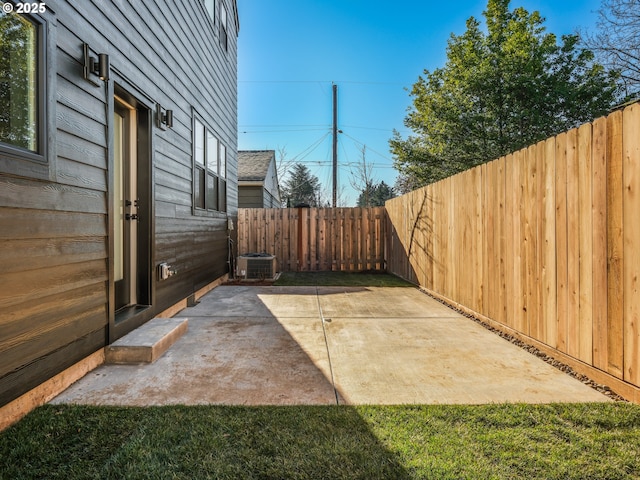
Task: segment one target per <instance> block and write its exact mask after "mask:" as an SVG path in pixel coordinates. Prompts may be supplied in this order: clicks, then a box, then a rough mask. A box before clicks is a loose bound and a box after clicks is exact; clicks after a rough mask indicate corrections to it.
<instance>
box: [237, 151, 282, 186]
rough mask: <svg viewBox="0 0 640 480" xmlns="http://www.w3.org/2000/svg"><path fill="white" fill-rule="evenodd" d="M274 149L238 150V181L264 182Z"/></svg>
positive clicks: (272, 160)
mask: <svg viewBox="0 0 640 480" xmlns="http://www.w3.org/2000/svg"><path fill="white" fill-rule="evenodd" d="M275 161H276V152H275V150H243V151H239V152H238V182H264V180H265V178H266V176H267V173H268V171H269V165H270V164H271V162H274V163H275Z"/></svg>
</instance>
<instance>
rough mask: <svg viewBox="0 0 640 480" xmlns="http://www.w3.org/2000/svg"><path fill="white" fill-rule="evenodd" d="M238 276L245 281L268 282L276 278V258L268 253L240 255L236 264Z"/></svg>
mask: <svg viewBox="0 0 640 480" xmlns="http://www.w3.org/2000/svg"><path fill="white" fill-rule="evenodd" d="M236 276H237V277H238V278H242V279H245V280H267V279H272V278H274V277H275V276H276V257H275V256H274V255H269V254H268V253H247V254H245V255H240V256H239V257H238V261H237V263H236Z"/></svg>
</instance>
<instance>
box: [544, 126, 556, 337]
mask: <svg viewBox="0 0 640 480" xmlns="http://www.w3.org/2000/svg"><path fill="white" fill-rule="evenodd" d="M544 157H545V158H544V162H543V169H544V174H543V175H541V177H542V176H544V180H543V181H544V199H543V204H544V209H543V211H542V222H541V229H542V231H541V236H542V238H543V244H544V247H543V250H544V253H543V254H542V259H543V266H542V274H541V275H542V278H541V280H542V295H543V299H542V317H543V322H544V335H542V336H541V337H540V340H541V341H542V342H544V343H546V344H547V345H549V346H550V347H553V348H556V347H557V345H558V322H557V318H558V305H557V301H558V290H557V275H556V272H557V268H558V267H557V255H556V213H555V212H556V139H555V138H550V139H548V140H547V141H546V142H545V144H544Z"/></svg>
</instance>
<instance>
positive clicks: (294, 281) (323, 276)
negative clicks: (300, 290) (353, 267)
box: [274, 272, 413, 287]
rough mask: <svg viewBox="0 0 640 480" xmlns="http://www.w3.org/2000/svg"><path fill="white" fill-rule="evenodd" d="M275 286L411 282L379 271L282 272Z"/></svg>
mask: <svg viewBox="0 0 640 480" xmlns="http://www.w3.org/2000/svg"><path fill="white" fill-rule="evenodd" d="M274 285H276V286H287V287H291V286H307V285H318V286H323V287H329V286H336V287H411V286H413V285H412V284H411V283H409V282H407V281H405V280H403V279H401V278H400V277H396V276H395V275H389V274H388V273H381V272H283V273H281V274H280V278H278V280H276V282H275V283H274Z"/></svg>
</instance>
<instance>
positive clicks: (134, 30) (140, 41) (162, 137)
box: [0, 0, 237, 405]
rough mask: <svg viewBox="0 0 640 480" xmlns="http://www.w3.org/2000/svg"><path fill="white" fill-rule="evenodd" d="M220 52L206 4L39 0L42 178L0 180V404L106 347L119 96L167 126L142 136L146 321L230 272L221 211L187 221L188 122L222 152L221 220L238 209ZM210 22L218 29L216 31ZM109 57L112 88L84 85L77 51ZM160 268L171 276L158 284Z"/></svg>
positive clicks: (231, 98) (231, 55)
mask: <svg viewBox="0 0 640 480" xmlns="http://www.w3.org/2000/svg"><path fill="white" fill-rule="evenodd" d="M224 1H225V2H226V3H227V10H228V11H229V12H230V18H229V36H228V39H229V43H228V45H229V46H228V51H227V52H224V51H223V50H222V48H221V46H220V43H219V39H218V31H219V30H218V24H217V23H216V24H215V25H214V24H212V22H211V20H210V18H209V17H208V15H207V13H206V10H205V8H204V5H203V4H201V2H198V1H196V2H193V3H192V4H189V7H188V8H186V7H185V8H176V6H175V5H174V3H173V2H170V1H168V0H149V1H144V2H127V1H120V0H108V1H103V0H86V1H82V2H77V1H70V0H50V1H48V2H47V9H48V13H47V14H46V16H45V17H46V20H47V22H48V27H49V29H50V35H49V39H50V40H51V41H53V42H54V44H53V45H50V46H49V48H50V51H51V52H53V54H52V55H50V58H49V59H48V69H49V70H50V71H49V72H48V73H49V76H50V77H51V78H52V81H50V82H49V88H50V94H49V102H48V105H49V109H50V112H51V114H52V118H53V125H54V127H55V128H54V129H53V130H54V131H50V132H49V137H50V139H51V140H52V141H53V142H54V144H55V146H54V148H53V150H52V151H54V152H55V153H56V157H55V158H54V159H51V161H50V175H49V177H50V178H49V180H48V181H43V180H42V179H41V178H40V179H39V180H33V179H30V178H29V177H28V171H26V170H25V172H26V173H25V176H24V177H18V176H15V175H4V174H2V173H0V261H1V262H2V265H3V269H2V271H1V272H0V405H2V404H5V403H7V402H9V401H11V400H13V399H15V398H16V397H18V396H19V395H21V394H22V393H24V392H26V391H27V390H28V389H30V388H32V387H34V386H36V385H38V384H39V383H41V382H42V381H44V380H46V379H48V378H50V377H51V376H53V375H55V374H57V373H59V372H60V371H62V370H63V369H65V368H66V367H68V366H70V365H72V364H73V363H75V362H77V361H79V360H81V359H82V358H84V357H85V356H87V355H89V354H91V353H93V352H94V351H96V350H97V349H99V348H101V347H103V346H104V345H105V344H106V343H107V341H108V340H107V339H108V327H109V318H110V315H111V316H113V312H110V310H109V284H110V279H109V269H110V267H109V264H110V259H109V242H110V238H109V177H110V171H109V158H110V153H109V132H108V124H109V122H111V118H110V117H111V115H112V114H111V113H110V111H109V108H110V107H109V105H110V102H111V98H110V95H111V94H112V92H113V90H114V85H116V84H117V85H119V86H120V87H121V88H124V89H125V90H127V91H128V92H129V93H130V94H131V95H133V96H134V97H136V98H137V99H138V100H139V101H140V102H141V104H143V105H145V106H146V107H148V108H149V110H150V111H151V113H154V112H153V111H154V109H155V105H156V103H159V104H161V105H162V106H163V107H164V108H165V109H172V110H173V112H174V127H173V128H169V129H167V130H160V129H158V128H157V127H156V126H155V122H153V125H152V126H151V132H150V134H151V139H150V145H151V146H152V149H151V159H150V161H151V167H150V169H151V177H152V181H153V185H152V186H151V189H150V190H151V192H152V205H151V208H150V212H147V214H149V215H151V216H152V219H153V220H152V222H151V225H152V227H151V231H152V237H151V243H152V245H151V246H150V250H151V252H152V259H151V260H152V261H151V266H150V268H151V271H150V272H148V274H149V276H150V278H151V281H152V284H153V292H152V300H153V305H152V307H151V309H150V310H149V311H147V313H146V315H147V316H153V315H154V314H156V313H159V312H160V311H162V310H163V309H165V308H167V307H168V306H170V305H172V304H174V303H175V302H177V301H180V300H182V299H183V298H184V297H186V296H188V295H191V294H192V293H194V292H195V291H196V290H197V289H199V288H201V287H203V286H204V285H206V284H208V283H210V282H212V281H214V280H215V279H217V278H219V277H220V276H222V275H224V274H225V273H226V272H227V269H228V263H227V260H228V255H227V251H228V249H227V246H228V238H227V213H224V212H223V213H212V214H209V215H208V216H205V217H201V216H194V215H193V213H192V193H191V190H192V154H191V151H192V140H191V138H192V133H191V125H192V112H193V110H194V109H195V110H196V111H197V112H198V114H199V116H200V117H201V118H202V119H203V120H204V121H205V122H206V123H207V125H208V127H209V128H210V129H211V130H212V131H214V132H215V134H216V135H217V136H218V138H219V139H220V140H221V141H222V142H223V143H224V144H225V145H226V147H227V154H228V165H227V172H228V175H227V176H228V178H227V192H228V198H227V205H228V215H230V216H235V215H236V212H237V194H236V192H235V190H236V186H237V180H236V176H237V165H236V163H237V159H236V152H237V87H236V84H237V63H236V57H237V39H236V32H235V22H234V19H233V16H232V15H233V12H235V11H236V7H235V0H224ZM217 21H219V19H218V20H216V22H217ZM84 42H86V43H88V44H89V46H90V47H91V48H92V50H93V51H94V52H99V53H106V54H108V55H109V58H110V63H111V80H110V82H111V85H109V88H107V86H106V84H104V83H103V82H99V86H94V85H92V84H91V83H89V82H87V81H86V80H84V79H83V78H82V65H81V60H82V43H84ZM161 262H168V263H170V264H171V265H172V266H173V267H174V268H175V269H176V270H177V271H178V274H177V275H175V276H173V277H171V278H170V279H169V280H167V281H164V282H158V281H157V280H156V273H155V270H156V267H157V265H158V264H159V263H161Z"/></svg>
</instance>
